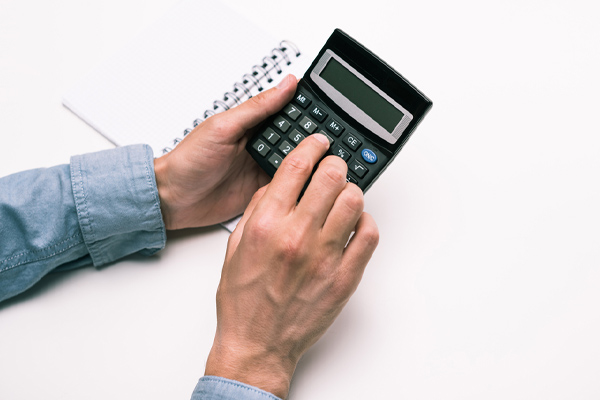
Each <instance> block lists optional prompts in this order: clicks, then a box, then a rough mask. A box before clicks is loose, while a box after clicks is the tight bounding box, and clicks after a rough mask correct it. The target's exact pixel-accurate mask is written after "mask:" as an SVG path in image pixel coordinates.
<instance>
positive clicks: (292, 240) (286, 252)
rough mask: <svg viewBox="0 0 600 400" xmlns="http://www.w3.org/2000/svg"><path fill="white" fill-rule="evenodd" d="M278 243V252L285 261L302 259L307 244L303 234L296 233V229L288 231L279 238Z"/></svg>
mask: <svg viewBox="0 0 600 400" xmlns="http://www.w3.org/2000/svg"><path fill="white" fill-rule="evenodd" d="M279 243H280V247H279V252H280V254H281V256H282V257H283V259H284V260H286V261H287V262H294V261H297V260H302V259H304V258H305V256H306V254H307V246H306V244H305V240H304V238H303V235H301V234H298V233H297V231H294V232H288V234H286V235H285V236H284V237H283V238H281V240H280V242H279Z"/></svg>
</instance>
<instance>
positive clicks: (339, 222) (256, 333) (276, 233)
mask: <svg viewBox="0 0 600 400" xmlns="http://www.w3.org/2000/svg"><path fill="white" fill-rule="evenodd" d="M328 146H329V144H328V141H327V139H326V137H325V136H323V135H320V134H315V135H311V136H309V137H308V138H306V139H305V140H304V141H303V142H302V143H301V144H300V145H299V146H298V147H297V148H296V149H295V150H293V151H292V152H291V153H290V154H289V155H288V156H287V157H286V158H285V159H284V161H283V162H282V164H281V166H280V167H279V170H278V171H277V173H276V174H275V176H274V178H273V180H272V182H271V183H270V184H269V185H268V186H266V187H264V188H262V189H261V190H259V191H258V192H257V193H256V195H255V196H254V198H253V199H252V201H251V202H250V204H249V206H248V208H247V209H246V212H245V213H244V216H243V218H242V220H241V221H240V223H239V224H238V226H237V228H236V229H235V231H234V232H233V233H232V234H231V236H230V239H229V243H228V246H227V254H226V257H225V264H224V266H223V272H222V275H221V282H220V284H219V289H218V292H217V332H216V335H215V341H214V344H213V347H212V350H211V352H210V355H209V357H208V361H207V365H206V375H215V376H221V377H225V378H228V379H234V380H237V381H241V382H244V383H247V384H250V385H253V386H256V387H259V388H261V389H263V390H266V391H268V392H271V393H273V394H275V395H277V396H279V397H281V398H285V397H286V396H287V393H288V390H289V384H290V380H291V377H292V374H293V372H294V369H295V368H296V364H297V362H298V360H299V359H300V357H301V356H302V354H303V353H304V352H305V351H306V350H307V349H308V348H309V347H310V346H311V345H312V344H313V343H315V342H316V341H317V340H318V339H319V338H320V337H321V336H322V335H323V333H325V331H326V330H327V328H328V327H329V326H330V325H331V324H332V323H333V321H334V320H335V318H336V317H337V315H338V314H339V313H340V311H341V310H342V308H343V307H344V305H345V304H346V302H347V301H348V299H349V298H350V296H351V295H352V293H354V291H355V289H356V287H357V286H358V284H359V282H360V279H361V277H362V274H363V271H364V268H365V266H366V265H367V262H368V261H369V259H370V258H371V255H372V254H373V252H374V251H375V248H376V246H377V243H378V240H379V233H378V230H377V226H376V225H375V222H374V220H373V218H372V217H371V216H370V215H368V214H367V213H364V212H363V194H362V192H361V190H360V188H358V186H356V185H354V184H352V183H346V173H347V166H346V163H345V162H344V161H343V160H342V159H341V158H339V157H335V156H330V157H327V158H325V159H324V160H323V161H321V163H320V165H319V168H318V169H317V171H316V173H315V174H314V176H313V178H312V180H311V182H310V184H309V185H308V188H307V189H306V192H305V193H304V195H303V197H302V199H301V200H300V201H299V202H297V199H298V197H299V195H300V193H301V191H302V188H303V187H304V185H305V183H306V181H307V180H308V179H309V177H310V174H311V172H312V171H313V168H314V166H315V165H316V164H317V162H318V161H319V159H320V158H321V157H322V156H323V154H324V153H325V151H326V150H327V148H328ZM352 232H354V235H353V236H352V238H351V239H350V237H351V235H352ZM349 239H350V241H348V240H349Z"/></svg>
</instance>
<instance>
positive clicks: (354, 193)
mask: <svg viewBox="0 0 600 400" xmlns="http://www.w3.org/2000/svg"><path fill="white" fill-rule="evenodd" d="M363 209H364V197H363V193H362V190H360V188H359V187H358V186H356V185H354V184H351V183H346V185H345V186H344V189H343V190H342V192H341V193H340V194H339V196H338V197H337V198H336V199H335V203H334V204H333V207H332V208H331V211H330V212H329V215H328V216H327V220H326V221H325V224H324V225H323V229H322V232H321V234H322V237H323V240H325V241H328V242H332V243H335V244H336V246H339V247H341V248H343V247H344V246H345V245H346V243H348V238H349V237H350V234H351V233H352V232H353V231H354V229H355V228H356V226H357V223H358V220H359V218H360V217H361V215H362V214H363Z"/></svg>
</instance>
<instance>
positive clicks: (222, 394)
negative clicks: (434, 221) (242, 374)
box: [191, 376, 281, 400]
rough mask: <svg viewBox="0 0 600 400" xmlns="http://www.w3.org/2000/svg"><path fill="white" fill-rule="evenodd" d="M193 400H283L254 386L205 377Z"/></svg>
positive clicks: (214, 377) (198, 385) (217, 377)
mask: <svg viewBox="0 0 600 400" xmlns="http://www.w3.org/2000/svg"><path fill="white" fill-rule="evenodd" d="M191 400H281V399H280V398H279V397H277V396H275V395H273V394H271V393H269V392H265V391H264V390H262V389H259V388H257V387H254V386H250V385H246V384H245V383H242V382H238V381H234V380H231V379H226V378H221V377H219V376H203V377H202V378H200V381H199V382H198V384H197V385H196V388H195V389H194V393H193V394H192V399H191Z"/></svg>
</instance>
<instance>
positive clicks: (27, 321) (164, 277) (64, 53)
mask: <svg viewBox="0 0 600 400" xmlns="http://www.w3.org/2000/svg"><path fill="white" fill-rule="evenodd" d="M175 3H176V1H175V0H153V1H140V0H125V1H124V0H120V1H117V0H104V1H102V2H100V1H98V2H81V1H74V0H55V1H52V2H48V1H35V0H34V1H11V0H0V137H1V141H0V143H1V145H0V175H1V176H3V175H6V174H9V173H12V172H17V171H20V170H23V169H28V168H34V167H45V166H51V165H55V164H59V163H66V162H68V161H69V156H70V155H72V154H77V153H84V152H89V151H95V150H100V149H106V148H111V147H112V145H111V144H110V143H109V142H108V141H106V140H105V139H104V138H103V137H102V136H101V135H99V134H98V133H96V132H95V131H94V130H92V129H91V128H90V127H89V126H87V125H86V124H85V123H83V122H82V121H81V120H79V119H78V118H77V117H75V116H74V115H73V114H72V113H71V112H70V111H68V110H67V109H65V108H64V107H63V106H62V105H61V101H60V99H61V95H62V94H63V93H64V92H65V90H66V89H67V88H69V87H70V86H71V85H72V84H73V83H74V82H75V81H76V80H77V79H78V78H79V77H81V76H82V75H83V74H85V72H86V71H88V70H89V69H90V68H92V67H93V66H95V65H96V64H97V63H99V62H101V61H102V60H103V59H104V58H106V57H107V56H109V55H110V54H111V53H113V52H114V51H115V50H116V49H118V48H119V46H121V45H122V44H123V43H124V42H125V41H127V40H128V39H130V38H132V37H133V36H134V35H135V34H136V33H138V32H140V31H141V30H142V29H143V28H144V27H146V26H148V25H149V24H150V23H151V22H152V21H153V20H155V19H156V18H158V17H159V16H160V15H162V14H164V13H165V12H166V11H167V10H168V9H169V8H170V7H171V6H173V5H174V4H175ZM227 3H228V4H230V5H231V6H232V7H234V8H236V9H237V10H240V11H245V12H247V13H248V15H250V16H251V17H252V18H254V19H256V20H258V21H261V22H262V23H264V24H265V27H266V28H267V29H268V30H270V31H271V32H273V33H274V34H275V35H277V36H279V37H282V38H290V39H292V40H294V41H296V42H297V43H298V44H299V45H300V46H302V47H303V48H305V49H307V50H308V51H309V52H311V53H312V54H313V55H314V54H316V51H317V50H318V49H319V48H320V46H321V45H322V43H323V42H324V41H325V39H326V38H327V37H328V35H329V34H330V33H331V31H332V30H333V28H335V27H340V28H342V29H344V30H346V31H347V32H348V33H350V34H351V35H352V36H354V37H356V38H357V39H358V40H360V41H361V42H362V43H364V44H365V45H366V46H368V47H370V48H371V49H372V50H373V51H374V52H375V53H376V54H378V55H379V56H380V57H381V58H383V59H384V60H386V61H387V62H388V63H389V64H391V65H393V66H394V67H395V68H396V69H397V70H399V72H401V73H402V74H403V75H404V76H406V77H407V78H408V79H409V80H411V81H412V82H413V83H414V84H415V85H416V86H417V87H419V88H420V89H421V90H422V91H423V92H424V93H426V94H427V95H428V96H429V97H430V98H431V99H432V100H433V102H434V106H433V109H432V111H431V112H430V114H429V115H428V116H427V118H426V119H425V121H424V122H423V123H422V125H421V126H420V127H419V128H418V129H417V131H416V133H415V134H414V136H413V137H412V138H411V140H410V141H409V143H408V144H407V145H406V147H405V148H404V149H403V151H402V153H401V154H400V156H399V157H398V158H397V159H396V161H395V162H394V164H393V165H392V166H391V167H390V168H389V169H388V170H387V171H386V173H385V174H384V175H383V176H382V177H381V178H380V180H379V181H378V182H377V184H376V185H375V186H374V187H373V188H372V189H371V190H370V191H369V193H368V194H367V195H366V209H367V211H369V212H370V213H372V214H373V215H374V217H375V219H376V221H377V222H378V225H379V228H380V232H381V241H380V245H379V248H378V250H377V252H376V254H375V256H374V257H373V259H372V261H371V263H370V264H369V266H368V269H367V271H366V273H365V276H364V279H363V282H362V284H361V286H360V287H359V289H358V291H357V292H356V294H355V296H354V297H353V298H352V300H351V301H350V303H349V304H348V306H347V307H346V309H345V310H344V312H343V313H342V314H341V316H340V317H339V318H338V320H337V321H336V322H335V323H334V325H333V326H332V327H331V329H330V330H329V331H328V332H327V334H326V335H325V336H324V337H323V338H322V339H321V341H320V342H318V343H317V344H316V345H315V346H314V347H313V348H312V349H311V350H310V351H309V352H308V353H307V354H306V356H305V357H304V358H303V359H302V361H301V362H300V364H299V365H298V369H297V371H296V375H295V378H294V381H293V384H292V390H291V393H290V398H292V399H311V400H317V399H332V398H333V399H338V398H339V399H342V398H344V399H370V398H373V399H374V398H403V399H507V398H510V399H598V398H600V384H599V377H600V340H598V338H599V337H600V228H599V226H600V211H599V209H600V207H599V205H600V176H599V175H600V174H599V172H600V129H599V126H600V124H599V122H598V120H599V119H600V111H599V110H600V101H599V100H598V93H600V78H599V72H598V71H600V24H599V23H598V16H599V15H600V12H599V9H598V5H597V4H598V3H597V2H594V1H591V0H586V1H581V0H571V1H566V0H557V1H541V0H539V1H534V0H506V1H503V2H481V1H475V0H472V1H469V0H458V1H454V2H447V1H412V2H398V1H387V2H386V1H381V0H375V1H369V2H365V4H359V3H352V2H322V1H313V0H307V1H303V2H285V4H281V3H282V2H278V1H274V0H272V1H260V2H245V1H242V0H235V1H234V0H229V1H227ZM294 15H296V16H297V17H293V16H294ZM199 23H202V21H199ZM227 236H228V235H227V232H225V231H224V230H223V229H221V228H219V227H214V228H207V229H198V230H189V231H185V232H176V233H171V234H169V240H168V244H167V248H166V249H165V250H164V251H163V252H161V253H160V254H159V255H158V256H156V257H152V258H143V257H132V258H128V259H126V260H123V261H121V262H118V263H116V264H114V265H111V266H109V267H106V268H102V269H100V270H96V269H93V268H86V269H82V270H79V271H75V272H71V273H66V274H57V275H52V276H50V277H48V278H47V279H44V280H43V281H42V282H41V283H40V284H39V285H37V286H36V287H35V288H34V289H32V290H30V291H29V292H27V293H26V294H24V295H22V296H19V297H17V298H16V299H13V300H11V301H8V302H5V303H4V304H2V305H0V399H3V400H4V399H6V400H18V399H35V398H44V399H47V400H50V399H61V400H63V399H103V400H105V399H112V400H117V399H148V400H150V399H157V400H158V399H161V400H162V399H187V398H189V396H190V394H191V392H192V390H193V388H194V385H195V384H196V381H197V379H198V378H199V377H200V376H202V374H203V370H204V362H205V359H206V356H207V354H208V351H209V349H210V346H211V343H212V337H213V333H214V329H215V306H214V295H215V289H216V285H217V283H218V280H219V276H220V268H221V264H222V260H223V254H224V249H225V245H226V241H227Z"/></svg>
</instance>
